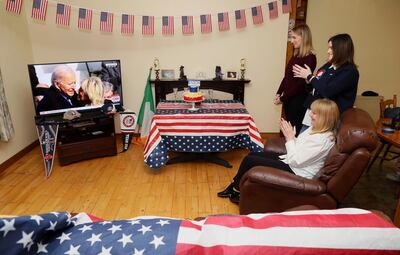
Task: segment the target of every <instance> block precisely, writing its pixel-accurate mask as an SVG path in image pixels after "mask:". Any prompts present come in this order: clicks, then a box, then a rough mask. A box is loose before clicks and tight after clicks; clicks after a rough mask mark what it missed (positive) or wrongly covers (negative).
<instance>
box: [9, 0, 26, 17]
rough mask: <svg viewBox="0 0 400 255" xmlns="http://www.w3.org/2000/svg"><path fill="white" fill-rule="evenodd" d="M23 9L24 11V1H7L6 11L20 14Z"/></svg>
mask: <svg viewBox="0 0 400 255" xmlns="http://www.w3.org/2000/svg"><path fill="white" fill-rule="evenodd" d="M21 9H22V0H7V2H6V11H8V12H14V13H17V14H20V13H21Z"/></svg>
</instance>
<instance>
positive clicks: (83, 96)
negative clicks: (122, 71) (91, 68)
mask: <svg viewBox="0 0 400 255" xmlns="http://www.w3.org/2000/svg"><path fill="white" fill-rule="evenodd" d="M79 100H80V101H82V103H83V104H85V105H86V106H94V105H102V104H103V103H104V85H103V82H102V81H101V80H100V78H98V77H94V76H92V77H90V78H88V79H86V80H84V81H82V82H81V87H80V88H79Z"/></svg>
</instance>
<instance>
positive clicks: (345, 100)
mask: <svg viewBox="0 0 400 255" xmlns="http://www.w3.org/2000/svg"><path fill="white" fill-rule="evenodd" d="M327 53H328V62H327V63H326V64H325V65H323V66H322V67H321V68H320V69H319V70H318V71H317V73H316V74H315V75H313V71H312V70H311V68H309V67H308V66H306V67H301V66H299V65H295V66H294V67H293V73H294V76H295V77H300V78H303V79H304V80H305V81H307V83H308V85H307V89H308V91H309V95H308V97H307V99H306V102H305V106H306V107H307V108H308V110H307V111H310V110H309V109H310V105H311V104H312V102H313V101H314V100H316V99H318V98H329V99H331V100H333V101H335V102H336V104H337V105H338V107H339V110H340V113H342V112H344V111H345V110H347V109H349V108H352V107H353V105H354V101H355V99H356V95H357V86H358V78H359V73H358V70H357V66H356V64H355V63H354V45H353V40H352V39H351V37H350V35H348V34H338V35H335V36H332V37H331V38H329V40H328V52H327ZM303 124H304V126H305V127H304V129H305V128H306V127H307V126H310V124H311V120H310V118H309V115H308V114H305V116H304V119H303Z"/></svg>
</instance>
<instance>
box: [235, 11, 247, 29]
mask: <svg viewBox="0 0 400 255" xmlns="http://www.w3.org/2000/svg"><path fill="white" fill-rule="evenodd" d="M235 20H236V28H244V27H246V13H245V10H244V9H243V10H237V11H235Z"/></svg>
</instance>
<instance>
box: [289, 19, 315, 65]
mask: <svg viewBox="0 0 400 255" xmlns="http://www.w3.org/2000/svg"><path fill="white" fill-rule="evenodd" d="M292 33H295V34H296V35H298V36H300V37H301V44H300V48H299V49H294V55H295V56H296V57H300V58H303V57H305V56H308V55H310V54H312V53H314V47H313V44H312V36H311V30H310V28H309V27H308V26H307V25H306V24H300V25H297V26H295V27H294V28H293V29H292Z"/></svg>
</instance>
